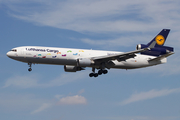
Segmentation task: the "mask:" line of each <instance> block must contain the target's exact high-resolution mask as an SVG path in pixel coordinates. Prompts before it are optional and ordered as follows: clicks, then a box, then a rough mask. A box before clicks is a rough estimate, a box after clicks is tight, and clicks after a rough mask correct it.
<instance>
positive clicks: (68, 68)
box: [64, 65, 84, 72]
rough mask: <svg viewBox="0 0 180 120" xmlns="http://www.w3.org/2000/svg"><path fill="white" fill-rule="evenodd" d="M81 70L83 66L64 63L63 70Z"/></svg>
mask: <svg viewBox="0 0 180 120" xmlns="http://www.w3.org/2000/svg"><path fill="white" fill-rule="evenodd" d="M81 70H84V68H82V67H78V66H72V65H64V71H65V72H76V71H81Z"/></svg>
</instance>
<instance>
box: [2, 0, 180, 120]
mask: <svg viewBox="0 0 180 120" xmlns="http://www.w3.org/2000/svg"><path fill="white" fill-rule="evenodd" d="M179 6H180V1H179V0H173V1H171V0H151V1H144V0H133V1H129V0H126V1H124V0H123V1H121V0H91V1H90V0H67V1H64V0H26V1H24V0H0V20H1V22H0V40H1V44H0V59H1V63H0V67H1V69H0V118H1V119H5V120H12V119H13V120H24V119H26V120H40V119H43V120H92V119H93V120H179V119H180V104H179V101H180V86H179V85H180V80H179V78H180V75H179V73H180V65H179V64H180V62H179V58H180V57H179V53H180V51H179V50H180V49H179V43H180V40H179V37H178V36H179V33H180V30H179V28H180V24H179V21H180V14H179V13H180V8H179ZM163 28H169V29H171V32H170V34H169V36H168V38H167V41H166V44H165V45H167V46H172V47H174V48H175V54H174V55H172V56H170V57H169V58H168V62H167V63H166V64H163V65H158V66H153V67H149V68H142V69H136V70H127V71H126V70H121V69H111V70H110V71H109V73H108V74H107V75H102V76H99V77H97V78H89V76H88V74H89V73H90V72H91V69H89V68H87V69H86V71H80V72H76V73H66V72H64V70H63V66H58V65H37V64H36V65H33V66H32V68H33V71H32V72H28V70H27V69H28V65H27V64H25V63H21V62H18V61H14V60H12V59H9V58H8V57H7V56H6V53H7V52H8V51H9V50H10V49H11V48H14V47H18V46H25V45H35V46H50V47H65V48H82V49H98V50H114V51H124V52H126V51H132V50H134V49H135V47H136V45H137V44H141V43H144V44H146V43H148V42H149V41H150V40H151V39H152V38H153V37H154V36H155V35H156V34H157V33H159V32H160V31H161V30H162V29H163Z"/></svg>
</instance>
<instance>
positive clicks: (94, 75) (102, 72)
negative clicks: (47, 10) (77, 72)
mask: <svg viewBox="0 0 180 120" xmlns="http://www.w3.org/2000/svg"><path fill="white" fill-rule="evenodd" d="M107 73H108V71H107V70H105V69H100V70H99V71H98V73H95V68H92V73H90V74H89V77H98V75H102V74H107Z"/></svg>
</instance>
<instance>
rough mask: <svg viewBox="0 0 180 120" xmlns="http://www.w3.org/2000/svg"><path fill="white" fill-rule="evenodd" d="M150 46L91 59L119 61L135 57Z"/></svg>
mask: <svg viewBox="0 0 180 120" xmlns="http://www.w3.org/2000/svg"><path fill="white" fill-rule="evenodd" d="M149 49H150V48H144V49H140V50H135V51H130V52H125V53H119V54H114V55H105V56H98V57H92V58H91V60H93V61H96V62H97V61H100V62H106V61H109V60H117V61H119V62H120V61H125V60H127V59H129V58H134V57H135V56H136V55H135V54H136V53H140V52H144V51H146V50H149Z"/></svg>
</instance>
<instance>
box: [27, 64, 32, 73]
mask: <svg viewBox="0 0 180 120" xmlns="http://www.w3.org/2000/svg"><path fill="white" fill-rule="evenodd" d="M28 65H29V67H30V68H29V69H28V71H29V72H31V71H32V68H31V66H32V63H28Z"/></svg>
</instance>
